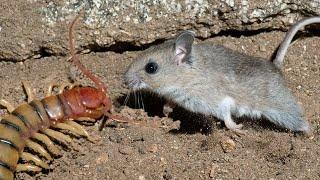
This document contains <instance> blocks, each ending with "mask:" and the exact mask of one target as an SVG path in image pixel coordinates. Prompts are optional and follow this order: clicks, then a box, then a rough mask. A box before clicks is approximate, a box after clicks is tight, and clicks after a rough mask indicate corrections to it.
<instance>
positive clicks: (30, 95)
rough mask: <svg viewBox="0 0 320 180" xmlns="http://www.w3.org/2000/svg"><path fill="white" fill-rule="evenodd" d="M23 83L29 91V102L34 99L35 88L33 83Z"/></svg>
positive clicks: (27, 91)
mask: <svg viewBox="0 0 320 180" xmlns="http://www.w3.org/2000/svg"><path fill="white" fill-rule="evenodd" d="M22 84H23V88H24V89H25V91H26V93H27V96H28V103H29V102H31V101H32V100H33V99H34V90H33V89H32V88H31V85H30V84H29V83H28V82H27V81H22Z"/></svg>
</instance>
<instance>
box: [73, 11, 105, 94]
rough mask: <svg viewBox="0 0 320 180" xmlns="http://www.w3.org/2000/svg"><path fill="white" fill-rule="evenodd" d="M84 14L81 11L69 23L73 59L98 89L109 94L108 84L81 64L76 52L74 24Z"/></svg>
mask: <svg viewBox="0 0 320 180" xmlns="http://www.w3.org/2000/svg"><path fill="white" fill-rule="evenodd" d="M82 14H83V13H82V12H80V13H79V14H78V15H77V16H76V17H75V18H74V20H73V21H72V22H71V23H70V25H69V48H70V55H71V61H72V63H73V64H74V65H75V66H76V67H77V68H79V69H80V71H81V72H82V73H83V74H84V75H85V76H87V77H88V78H89V79H91V80H92V81H93V82H94V83H95V84H96V86H97V88H98V89H101V91H102V92H104V93H105V94H108V90H107V87H106V85H105V84H104V83H103V82H102V81H101V80H100V79H99V78H98V77H97V76H95V75H94V74H92V72H91V71H89V70H88V69H87V68H86V67H84V66H83V65H82V64H81V62H80V60H79V58H78V56H77V54H76V50H75V42H74V37H73V31H74V25H75V23H76V21H77V20H78V19H79V17H80V16H81V15H82Z"/></svg>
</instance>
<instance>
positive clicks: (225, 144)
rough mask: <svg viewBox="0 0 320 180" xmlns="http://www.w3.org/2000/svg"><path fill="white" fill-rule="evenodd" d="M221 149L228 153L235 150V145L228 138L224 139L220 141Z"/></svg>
mask: <svg viewBox="0 0 320 180" xmlns="http://www.w3.org/2000/svg"><path fill="white" fill-rule="evenodd" d="M221 147H222V149H223V151H224V152H225V153H228V152H231V151H233V150H234V149H235V148H236V143H235V142H234V141H233V140H232V139H230V138H224V139H222V141H221Z"/></svg>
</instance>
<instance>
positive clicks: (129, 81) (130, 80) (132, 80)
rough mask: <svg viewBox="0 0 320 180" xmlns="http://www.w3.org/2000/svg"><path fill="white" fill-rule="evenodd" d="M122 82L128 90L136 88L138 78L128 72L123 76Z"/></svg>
mask: <svg viewBox="0 0 320 180" xmlns="http://www.w3.org/2000/svg"><path fill="white" fill-rule="evenodd" d="M124 82H125V84H126V85H127V86H128V87H129V88H134V87H137V86H138V84H139V82H140V78H139V76H138V75H137V74H136V73H132V72H130V71H128V72H126V74H125V76H124Z"/></svg>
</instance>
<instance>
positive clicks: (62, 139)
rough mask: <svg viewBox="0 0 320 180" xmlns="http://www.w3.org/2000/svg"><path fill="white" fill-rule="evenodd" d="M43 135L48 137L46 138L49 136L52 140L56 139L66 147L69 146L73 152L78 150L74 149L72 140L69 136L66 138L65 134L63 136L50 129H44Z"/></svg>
mask: <svg viewBox="0 0 320 180" xmlns="http://www.w3.org/2000/svg"><path fill="white" fill-rule="evenodd" d="M43 133H44V134H46V135H48V136H50V137H52V138H54V139H56V140H57V141H59V142H61V143H63V144H65V145H66V146H68V145H70V144H71V146H72V147H73V149H75V150H77V149H78V148H77V147H76V145H75V144H74V143H73V141H72V139H71V138H70V137H69V136H67V135H65V134H63V133H61V132H58V131H54V130H52V129H45V130H43Z"/></svg>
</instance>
